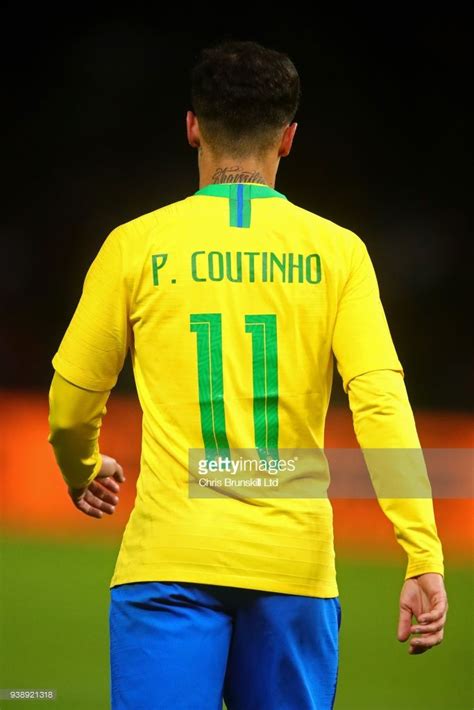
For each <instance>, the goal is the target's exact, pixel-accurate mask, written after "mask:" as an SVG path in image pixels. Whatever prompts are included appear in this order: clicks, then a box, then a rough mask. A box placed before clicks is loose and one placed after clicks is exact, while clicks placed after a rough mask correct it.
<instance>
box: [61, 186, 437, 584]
mask: <svg viewBox="0 0 474 710" xmlns="http://www.w3.org/2000/svg"><path fill="white" fill-rule="evenodd" d="M216 251H218V252H220V253H221V254H222V255H223V257H222V258H223V259H224V260H225V259H227V254H228V253H229V254H230V257H229V258H230V259H232V258H233V256H234V255H235V253H236V252H241V253H243V254H245V252H256V253H257V254H258V255H261V254H263V253H270V252H273V253H274V254H275V255H277V256H280V257H281V256H282V255H283V254H289V253H292V254H295V255H296V256H295V260H297V258H298V256H297V255H299V254H302V255H303V257H305V256H307V255H310V254H315V253H317V254H318V255H319V257H320V260H321V279H320V281H319V282H318V283H314V281H315V280H316V279H314V278H313V279H312V281H313V282H310V281H308V280H307V279H306V280H305V279H304V277H303V280H302V281H300V280H299V279H298V278H297V277H296V278H294V279H293V281H292V282H288V280H286V281H285V282H282V280H281V279H280V280H279V278H278V274H277V276H276V277H275V279H274V281H273V282H268V281H266V282H263V277H262V270H261V263H262V259H263V257H261V256H256V257H254V258H255V272H254V274H253V276H252V273H251V271H252V270H251V268H250V266H248V263H249V262H248V259H249V257H248V256H245V257H244V262H243V263H244V264H246V266H244V269H243V282H242V283H239V282H235V281H230V280H228V279H227V278H222V279H221V280H211V278H210V274H209V268H210V266H209V264H211V268H212V264H215V263H216V259H215V258H214V256H213V255H212V253H214V252H216ZM210 252H211V255H209V253H210ZM192 254H194V255H195V256H194V262H195V264H194V265H195V270H194V272H193V269H192ZM196 254H197V256H196ZM163 255H166V264H165V265H164V266H163V268H160V270H159V271H158V282H156V281H154V270H153V263H154V260H153V256H154V258H155V265H156V262H158V263H163V259H164V258H165V257H164V256H163ZM252 258H253V257H252ZM217 261H218V258H217ZM234 273H235V272H234ZM295 273H297V272H296V271H295ZM155 276H156V274H155ZM313 276H314V274H313ZM197 279H205V280H197ZM203 313H220V314H222V344H223V368H222V369H223V381H224V401H225V417H226V431H227V436H228V440H229V443H230V446H231V447H232V448H234V447H235V448H244V447H247V448H252V447H254V445H255V444H254V427H253V396H252V393H253V384H252V339H251V338H250V337H249V334H248V333H247V332H246V331H245V327H244V317H245V315H247V314H275V315H276V318H277V324H278V336H277V340H278V416H279V446H280V447H281V448H294V447H302V448H322V447H323V445H324V421H325V416H326V411H327V407H328V402H329V397H330V391H331V383H332V362H333V351H334V354H335V356H336V358H337V364H338V368H339V371H340V373H341V375H342V378H343V382H344V387H345V389H346V390H347V389H348V386H349V383H350V382H351V381H352V380H354V378H356V377H358V376H359V375H361V374H363V373H366V372H370V371H373V370H396V371H399V372H402V367H401V365H400V362H399V360H398V358H397V355H396V352H395V349H394V347H393V343H392V340H391V337H390V333H389V330H388V326H387V323H386V320H385V316H384V313H383V309H382V306H381V304H380V299H379V295H378V288H377V283H376V278H375V274H374V272H373V268H372V265H371V262H370V259H369V257H368V254H367V251H366V249H365V246H364V244H363V243H362V241H361V240H360V239H359V238H358V237H357V236H356V235H355V234H353V233H352V232H350V231H348V230H346V229H343V228H341V227H339V226H337V225H335V224H333V223H331V222H329V221H327V220H324V219H322V218H321V217H318V216H317V215H314V214H313V213H310V212H308V211H306V210H303V209H301V208H299V207H297V206H296V205H294V204H292V203H290V202H289V201H286V200H283V199H280V198H277V197H270V198H259V199H253V200H252V201H251V225H250V227H249V228H239V227H233V226H230V225H229V200H228V199H226V198H225V197H216V196H211V195H193V196H191V197H188V198H186V199H185V200H182V201H180V202H177V203H174V204H172V205H169V206H167V207H165V208H162V209H159V210H156V211H155V212H152V213H150V214H147V215H144V216H142V217H140V218H138V219H135V220H133V221H131V222H129V223H127V224H124V225H121V226H120V227H117V228H116V229H114V230H113V231H112V232H111V234H110V235H109V236H108V237H107V239H106V240H105V242H104V244H103V245H102V247H101V249H100V251H99V253H98V255H97V257H96V259H95V260H94V262H93V264H92V266H91V267H90V269H89V271H88V273H87V276H86V279H85V282H84V289H83V293H82V296H81V299H80V302H79V305H78V307H77V309H76V311H75V313H74V316H73V318H72V321H71V323H70V325H69V327H68V329H67V331H66V334H65V336H64V338H63V340H62V342H61V344H60V347H59V349H58V352H57V353H56V354H55V356H54V358H53V361H52V362H53V366H54V368H55V369H56V370H57V371H58V372H59V373H60V374H61V375H63V377H64V378H65V379H67V380H69V381H70V382H72V383H75V384H76V385H78V386H80V387H83V388H86V389H89V390H94V391H96V392H99V393H100V392H105V391H108V390H110V389H111V388H112V387H113V386H114V385H115V383H116V380H117V377H118V374H119V372H120V370H121V368H122V366H123V362H124V359H125V356H126V353H127V351H128V349H130V353H131V358H132V365H133V370H134V375H135V382H136V386H137V392H138V397H139V400H140V403H141V406H142V410H143V435H142V454H141V461H140V475H139V479H138V483H137V496H136V501H135V506H134V509H133V511H132V514H131V517H130V520H129V522H128V524H127V527H126V530H125V533H124V536H123V540H122V545H121V549H120V553H119V556H118V559H117V563H116V568H115V572H114V575H113V578H112V580H111V586H114V585H117V584H121V583H126V582H134V581H146V580H178V581H190V582H193V581H194V582H205V583H212V584H222V585H230V586H237V587H246V588H252V589H262V590H267V591H276V592H286V593H292V594H306V595H310V596H320V597H331V596H335V595H337V593H338V589H337V584H336V575H335V565H334V548H333V531H332V509H331V505H330V503H329V501H328V500H327V499H325V498H324V499H282V498H280V499H278V498H265V499H262V498H260V499H258V498H255V499H249V498H246V499H244V500H239V499H238V498H230V497H229V496H226V495H223V496H222V497H221V499H219V500H215V499H212V500H209V499H201V498H190V497H189V496H188V471H187V467H188V450H189V448H202V447H203V437H202V431H201V414H200V407H199V397H198V366H197V354H196V333H195V332H192V330H191V329H190V314H203ZM111 454H112V455H113V452H111ZM420 510H421V508H417V511H420ZM418 514H419V513H418V512H417V515H418ZM420 516H421V517H420V520H421V519H422V518H423V511H421V513H420ZM427 524H428V525H430V524H431V520H429V519H428V521H427ZM402 525H403V521H402ZM423 555H426V551H423V553H422V556H423Z"/></svg>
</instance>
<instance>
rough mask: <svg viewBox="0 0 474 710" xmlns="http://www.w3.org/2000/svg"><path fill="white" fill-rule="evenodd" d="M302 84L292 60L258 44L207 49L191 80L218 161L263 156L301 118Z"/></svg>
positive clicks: (195, 109) (203, 130) (202, 125)
mask: <svg viewBox="0 0 474 710" xmlns="http://www.w3.org/2000/svg"><path fill="white" fill-rule="evenodd" d="M300 92H301V89H300V79H299V76H298V72H297V70H296V68H295V66H294V64H293V62H292V61H291V59H289V57H288V56H287V55H286V54H282V53H280V52H277V51H275V50H273V49H266V48H265V47H262V46H261V45H260V44H257V43H256V42H238V41H228V42H223V43H221V44H218V45H217V46H214V47H211V48H208V49H204V50H203V51H202V53H201V56H200V58H199V61H198V63H197V64H196V65H195V67H194V68H193V70H192V75H191V100H192V107H193V112H194V113H195V114H196V116H197V118H198V121H199V126H200V130H201V134H202V137H203V139H204V140H205V141H206V143H207V144H208V145H209V146H210V147H211V149H212V151H213V152H214V153H215V154H216V155H225V156H232V157H235V158H246V157H249V156H252V155H262V154H264V153H265V152H266V151H267V150H269V149H270V148H272V147H273V146H274V145H275V144H276V143H277V141H278V139H279V137H280V135H281V132H282V130H283V129H284V128H285V126H287V125H289V124H290V123H291V122H292V121H293V119H294V117H295V114H296V111H297V108H298V104H299V99H300Z"/></svg>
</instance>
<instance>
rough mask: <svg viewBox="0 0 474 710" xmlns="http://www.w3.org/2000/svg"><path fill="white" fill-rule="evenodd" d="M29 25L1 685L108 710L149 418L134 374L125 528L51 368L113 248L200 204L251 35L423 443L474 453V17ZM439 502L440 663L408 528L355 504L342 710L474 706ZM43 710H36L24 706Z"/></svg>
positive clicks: (122, 457)
mask: <svg viewBox="0 0 474 710" xmlns="http://www.w3.org/2000/svg"><path fill="white" fill-rule="evenodd" d="M7 12H9V13H10V15H9V17H8V18H7V19H8V22H9V25H8V26H10V27H12V28H14V29H15V31H12V32H11V33H10V35H11V36H10V37H6V38H5V42H4V46H3V50H4V51H6V59H7V60H8V64H9V66H10V68H11V71H10V72H9V74H8V75H7V77H6V80H5V84H4V92H5V95H6V97H7V98H8V100H9V103H8V105H9V106H10V107H12V106H13V107H14V113H13V115H12V118H13V120H12V121H11V123H10V125H9V127H8V128H7V132H6V140H5V149H4V153H5V163H4V165H5V167H4V177H7V180H6V183H5V187H4V197H5V198H6V199H5V208H4V210H3V215H2V216H3V226H2V229H1V248H0V288H1V292H2V303H3V304H4V306H5V309H4V313H3V317H2V319H1V322H0V337H1V341H2V348H1V349H0V388H1V392H0V395H1V406H0V425H1V432H2V434H1V439H0V465H1V473H0V527H1V538H0V539H1V547H0V688H34V687H38V688H56V689H57V691H58V699H57V700H56V701H55V703H54V705H53V707H55V708H58V710H59V709H61V710H63V709H64V710H85V709H86V708H87V709H90V710H102V709H103V708H107V707H108V692H109V677H108V639H107V611H108V584H109V581H110V577H111V574H112V570H113V565H114V561H115V557H116V554H117V551H118V545H119V541H120V536H121V532H122V530H123V527H124V525H125V523H126V520H127V516H128V513H129V511H130V508H131V506H132V504H133V498H134V483H135V480H136V476H137V474H138V466H139V446H140V411H139V407H138V403H137V401H136V397H135V395H134V385H133V377H132V373H131V368H130V363H127V364H126V366H125V368H124V370H123V372H122V374H121V377H120V380H119V383H118V386H117V388H116V390H115V391H114V393H113V395H112V397H111V399H110V402H109V406H108V414H107V417H106V419H105V421H104V427H103V435H102V438H101V449H102V451H103V452H104V453H109V454H110V455H113V456H115V457H116V458H117V459H118V460H119V461H121V463H122V464H123V465H124V468H125V471H126V475H127V483H126V485H125V487H124V493H123V496H122V500H121V505H120V506H119V509H118V510H117V513H116V515H115V516H114V518H113V519H107V520H102V521H94V520H91V519H89V518H85V517H83V516H81V515H80V514H79V513H78V512H77V511H75V510H74V509H73V508H72V506H71V505H70V504H69V502H68V498H67V495H66V491H65V488H64V485H63V483H62V479H61V477H60V474H59V471H58V470H57V468H56V466H55V462H54V459H53V455H52V451H51V450H50V447H49V445H48V443H47V435H48V424H47V391H48V386H49V383H50V380H51V377H52V369H51V364H50V360H51V357H52V355H53V354H54V352H55V350H56V348H57V346H58V344H59V342H60V339H61V337H62V335H63V332H64V330H65V328H66V326H67V323H68V322H69V319H70V317H71V316H72V313H73V310H74V307H75V305H76V303H77V301H78V299H79V296H80V291H81V288H82V281H83V278H84V275H85V272H86V270H87V267H88V266H89V264H90V262H91V261H92V259H93V257H94V256H95V254H96V252H97V250H98V248H99V246H100V244H101V242H102V241H103V239H104V238H105V236H106V235H107V233H108V232H109V231H110V230H111V229H112V228H113V227H115V226H116V225H117V224H120V223H122V222H125V221H127V220H129V219H132V218H133V217H135V216H137V215H139V214H141V213H144V212H148V211H151V210H153V209H156V208H158V207H160V206H162V205H164V204H167V203H169V202H172V201H174V200H177V199H181V198H182V197H184V196H186V195H188V194H190V193H191V192H193V191H194V190H195V189H196V187H197V185H196V177H197V172H196V168H195V163H194V159H195V156H194V154H193V153H192V152H191V151H190V149H189V148H188V147H187V145H186V141H185V136H184V114H185V111H186V109H187V108H188V107H189V105H188V94H187V79H188V69H189V66H190V64H191V63H192V61H193V59H194V57H195V54H196V51H197V50H198V49H199V48H200V47H201V46H204V45H206V44H208V43H210V42H214V41H216V40H217V39H220V38H228V37H230V36H235V37H238V38H249V39H255V40H257V41H260V42H262V43H263V44H267V45H270V46H273V47H275V48H276V49H280V50H283V51H286V52H288V54H290V56H291V57H292V58H293V60H294V61H295V63H296V65H297V67H298V69H299V70H300V74H301V78H302V84H303V101H302V105H301V109H300V112H299V114H298V117H297V120H298V121H299V124H300V125H299V129H298V134H297V140H296V144H295V148H294V155H293V156H292V157H291V158H290V159H289V160H288V161H285V162H284V163H283V164H282V168H281V176H280V178H279V180H278V184H277V187H278V189H279V190H280V191H282V192H284V193H285V194H287V195H288V197H289V199H291V200H292V201H294V202H297V203H298V204H300V205H301V206H303V207H306V208H307V209H310V210H312V211H315V212H318V213H319V214H321V215H322V216H324V217H326V218H328V219H331V220H334V221H336V222H338V223H339V224H342V225H343V226H346V227H348V228H349V229H351V230H353V231H355V232H356V233H357V234H359V235H360V236H361V237H362V238H363V239H364V241H365V242H366V243H367V246H368V248H369V252H370V253H371V255H372V258H373V261H374V264H375V267H376V270H377V273H378V275H379V281H380V289H381V294H382V300H383V302H384V305H385V309H386V312H387V316H388V319H389V322H390V324H391V329H392V333H393V336H394V340H395V342H396V345H397V349H398V352H399V355H400V359H401V361H402V363H403V364H404V365H405V370H406V382H407V387H408V390H409V394H410V397H411V401H412V403H413V406H414V409H415V412H416V415H417V422H418V427H419V432H420V437H421V441H422V444H423V446H424V447H434V448H444V449H446V448H456V449H467V448H471V447H472V431H473V426H472V425H473V417H472V409H471V405H472V389H470V387H469V383H470V382H471V380H470V343H469V335H470V328H469V327H468V323H469V322H470V318H471V310H472V308H471V303H470V298H469V295H470V294H469V290H468V285H469V282H470V279H471V270H472V266H471V262H470V261H469V259H468V258H467V257H466V253H467V243H468V242H467V239H468V237H469V233H468V227H467V218H466V212H465V211H464V209H463V204H464V202H465V201H467V195H468V192H467V184H468V178H469V175H470V169H469V167H468V162H467V159H466V156H465V141H466V137H467V131H468V128H467V126H468V124H467V113H466V107H467V90H466V86H467V76H468V60H469V55H470V50H469V44H470V43H469V40H470V36H469V29H468V26H469V22H467V21H466V20H467V19H468V16H467V14H466V15H464V13H463V12H455V11H453V12H452V14H451V15H450V13H449V11H446V13H445V14H444V15H443V16H442V17H441V16H436V14H433V12H431V14H430V17H423V18H420V19H417V18H416V17H410V22H407V20H406V18H405V17H401V16H400V17H392V18H391V20H390V23H384V24H383V26H382V25H377V28H376V30H374V29H373V27H372V25H371V24H370V22H369V23H368V22H366V18H364V17H363V15H360V16H359V18H358V22H356V23H355V24H353V23H352V22H349V21H347V22H346V23H345V24H341V23H340V22H339V21H336V20H333V21H330V20H324V21H322V20H321V22H320V23H319V25H318V28H316V29H314V27H313V24H311V25H308V27H310V29H303V26H304V22H303V18H299V20H298V29H297V30H296V29H295V30H294V31H289V32H288V31H286V32H283V31H282V30H281V29H280V28H278V27H276V28H275V29H273V30H272V29H271V28H269V27H267V28H266V29H265V30H262V31H259V30H258V29H257V28H256V27H255V26H253V28H252V31H250V32H249V30H248V27H245V26H244V25H242V27H238V26H235V27H234V29H233V32H232V33H229V32H228V28H227V27H226V26H225V25H224V24H223V27H221V28H216V29H214V28H212V30H211V29H210V26H209V25H206V31H204V32H203V31H200V32H199V33H196V32H195V31H193V30H192V29H191V28H189V29H188V30H183V31H177V30H175V29H174V28H170V29H169V31H166V32H165V31H164V30H163V25H162V22H161V16H160V15H156V16H153V14H151V13H150V15H149V16H146V17H145V16H141V17H138V16H135V17H133V16H130V14H128V15H126V16H125V15H124V16H123V17H121V16H120V14H119V13H115V12H114V19H113V20H111V19H110V18H106V17H104V18H99V17H98V18H91V17H86V16H78V17H76V18H75V21H74V22H73V23H71V22H67V21H66V20H61V18H58V16H57V15H56V14H55V16H54V17H53V15H52V14H51V16H48V11H45V10H44V8H38V9H36V10H35V9H31V14H29V16H28V19H27V21H26V22H25V18H21V17H20V16H19V15H15V10H12V9H11V8H10V9H9V10H7ZM35 13H37V14H35ZM20 29H21V37H22V42H21V51H20V48H19V46H18V45H17V35H18V32H20ZM333 399H334V407H333V409H332V412H331V415H330V418H329V421H328V427H327V445H328V446H333V447H336V446H338V447H346V446H347V447H350V446H353V445H354V438H353V434H352V430H351V420H350V414H349V412H348V410H347V404H346V402H345V397H344V395H343V393H342V391H341V386H340V384H339V382H336V384H335V389H334V397H333ZM471 494H472V491H471ZM435 507H436V513H437V520H438V527H439V531H440V534H441V537H442V540H443V542H444V547H445V552H446V562H447V576H446V583H447V588H448V592H449V595H450V611H449V621H448V627H447V633H446V639H445V642H444V644H443V645H442V646H440V647H439V648H438V649H435V650H433V651H431V652H430V653H428V654H425V655H424V656H421V657H418V658H411V657H409V656H408V654H407V650H406V647H405V646H402V645H400V644H399V643H398V642H397V641H396V623H397V611H398V610H397V602H398V594H399V591H400V585H401V582H402V578H403V571H404V565H405V560H404V558H403V555H402V553H401V551H400V550H399V548H398V546H397V545H396V543H395V541H394V538H393V534H392V531H391V527H390V525H389V524H388V522H387V521H386V520H385V518H384V517H383V515H382V513H381V512H380V511H379V509H378V506H377V503H376V502H375V501H373V500H372V501H368V500H341V499H339V500H335V501H334V510H335V530H336V543H337V552H338V578H339V585H340V590H341V604H342V610H343V621H342V627H341V671H340V682H339V690H338V696H337V701H336V710H415V708H416V710H428V709H429V710H442V709H443V710H444V709H445V708H449V709H450V710H461V709H462V710H464V709H465V708H469V707H472V706H473V705H474V703H473V700H474V698H473V688H472V677H471V669H472V661H473V660H474V659H473V655H474V654H473V650H474V649H473V639H474V618H473V592H474V579H473V565H472V552H473V523H472V520H473V518H472V512H473V510H472V495H468V492H467V494H466V496H465V497H464V498H462V499H461V498H459V499H453V498H449V499H447V498H446V499H437V500H436V501H435ZM183 672H185V669H183ZM37 702H38V703H39V704H40V705H44V704H45V702H40V701H37ZM10 704H11V703H9V701H0V707H1V708H4V707H10ZM23 705H24V706H25V707H30V706H31V703H30V704H28V705H27V704H26V703H22V702H21V701H15V705H12V707H18V708H20V707H22V706H23ZM262 710H264V709H262Z"/></svg>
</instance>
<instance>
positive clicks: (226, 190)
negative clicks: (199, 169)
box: [194, 182, 287, 200]
mask: <svg viewBox="0 0 474 710" xmlns="http://www.w3.org/2000/svg"><path fill="white" fill-rule="evenodd" d="M237 184H239V185H244V187H248V188H249V199H251V200H253V199H254V198H255V197H281V198H282V199H283V200H286V199H287V197H286V195H283V194H282V193H281V192H277V190H274V189H273V187H268V185H261V184H259V183H230V182H225V183H219V184H218V185H206V186H205V187H202V188H201V189H200V190H198V191H197V192H195V193H194V194H195V195H211V196H212V197H230V191H231V190H232V188H235V187H236V185H237Z"/></svg>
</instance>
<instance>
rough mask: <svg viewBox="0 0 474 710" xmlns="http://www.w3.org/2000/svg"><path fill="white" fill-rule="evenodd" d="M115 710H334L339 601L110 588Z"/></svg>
mask: <svg viewBox="0 0 474 710" xmlns="http://www.w3.org/2000/svg"><path fill="white" fill-rule="evenodd" d="M109 621H110V666H111V687H112V708H113V710H222V699H223V698H224V699H225V702H226V704H227V707H228V710H331V708H332V707H333V704H334V696H335V692H336V682H337V671H338V634H339V627H340V623H341V608H340V604H339V599H338V597H333V598H331V599H321V598H316V597H307V596H299V595H292V594H277V593H274V592H262V591H254V590H251V589H238V588H235V587H224V586H217V585H212V584H195V583H185V582H139V583H131V584H121V585H118V586H116V587H113V588H112V589H111V603H110V616H109Z"/></svg>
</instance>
